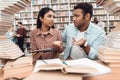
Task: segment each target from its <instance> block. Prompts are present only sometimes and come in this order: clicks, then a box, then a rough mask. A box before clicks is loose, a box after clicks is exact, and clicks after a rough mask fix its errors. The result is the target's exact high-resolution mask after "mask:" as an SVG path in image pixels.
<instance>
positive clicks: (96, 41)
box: [62, 23, 106, 60]
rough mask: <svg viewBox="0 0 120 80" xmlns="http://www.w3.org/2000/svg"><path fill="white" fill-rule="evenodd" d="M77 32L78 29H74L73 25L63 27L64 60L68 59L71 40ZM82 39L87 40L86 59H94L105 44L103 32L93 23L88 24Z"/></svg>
mask: <svg viewBox="0 0 120 80" xmlns="http://www.w3.org/2000/svg"><path fill="white" fill-rule="evenodd" d="M78 32H79V29H78V28H77V27H75V26H74V24H73V23H72V24H70V25H68V26H66V27H65V30H64V32H63V34H62V38H63V41H64V42H66V48H65V51H64V60H66V59H67V58H68V57H69V55H70V50H71V47H72V38H73V37H75V36H77V34H78ZM84 37H85V38H86V39H87V43H88V45H89V46H90V51H89V54H88V58H90V59H95V58H96V57H97V56H98V49H99V47H100V46H101V45H104V44H105V37H106V35H105V31H104V30H102V29H101V28H99V27H98V26H96V25H94V24H93V23H90V25H89V26H88V29H87V30H86V31H85V34H84Z"/></svg>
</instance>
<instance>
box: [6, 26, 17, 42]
mask: <svg viewBox="0 0 120 80" xmlns="http://www.w3.org/2000/svg"><path fill="white" fill-rule="evenodd" d="M5 35H6V36H7V38H8V39H10V40H11V41H12V42H14V43H16V38H15V35H16V33H15V31H14V28H13V26H10V27H9V29H8V31H7V32H6V34H5Z"/></svg>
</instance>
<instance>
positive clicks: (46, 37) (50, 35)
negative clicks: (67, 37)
mask: <svg viewBox="0 0 120 80" xmlns="http://www.w3.org/2000/svg"><path fill="white" fill-rule="evenodd" d="M54 16H55V15H54V11H53V10H52V9H50V8H47V7H46V8H42V9H41V10H40V11H39V14H38V18H37V28H36V29H34V30H32V31H31V37H30V41H31V42H30V46H31V50H32V51H34V50H43V49H51V51H46V52H33V53H32V56H33V65H34V64H35V63H36V60H38V59H53V58H56V57H58V53H61V52H62V51H63V44H62V35H61V32H60V31H59V30H57V29H55V28H54V26H53V25H54Z"/></svg>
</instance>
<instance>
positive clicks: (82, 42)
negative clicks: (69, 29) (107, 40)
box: [72, 38, 87, 46]
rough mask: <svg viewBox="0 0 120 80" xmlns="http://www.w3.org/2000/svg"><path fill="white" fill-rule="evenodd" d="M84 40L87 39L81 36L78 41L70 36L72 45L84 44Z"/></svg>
mask: <svg viewBox="0 0 120 80" xmlns="http://www.w3.org/2000/svg"><path fill="white" fill-rule="evenodd" d="M86 41H87V40H86V39H85V38H82V39H80V40H79V41H76V40H75V39H74V38H72V43H73V45H79V46H81V45H84V44H85V43H86Z"/></svg>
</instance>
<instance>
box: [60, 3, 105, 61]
mask: <svg viewBox="0 0 120 80" xmlns="http://www.w3.org/2000/svg"><path fill="white" fill-rule="evenodd" d="M92 15H93V7H92V5H91V4H90V3H86V2H83V3H79V4H77V5H76V6H75V7H74V10H73V22H74V23H73V24H70V25H69V26H67V27H66V28H65V30H64V32H63V35H62V37H63V41H64V42H66V49H65V51H64V60H66V59H67V58H68V57H71V58H72V59H77V58H83V57H88V58H90V59H96V58H97V54H98V48H99V47H100V46H101V45H104V43H105V32H104V30H102V29H101V28H99V27H97V26H96V25H94V24H93V23H91V22H90V21H91V17H92Z"/></svg>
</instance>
